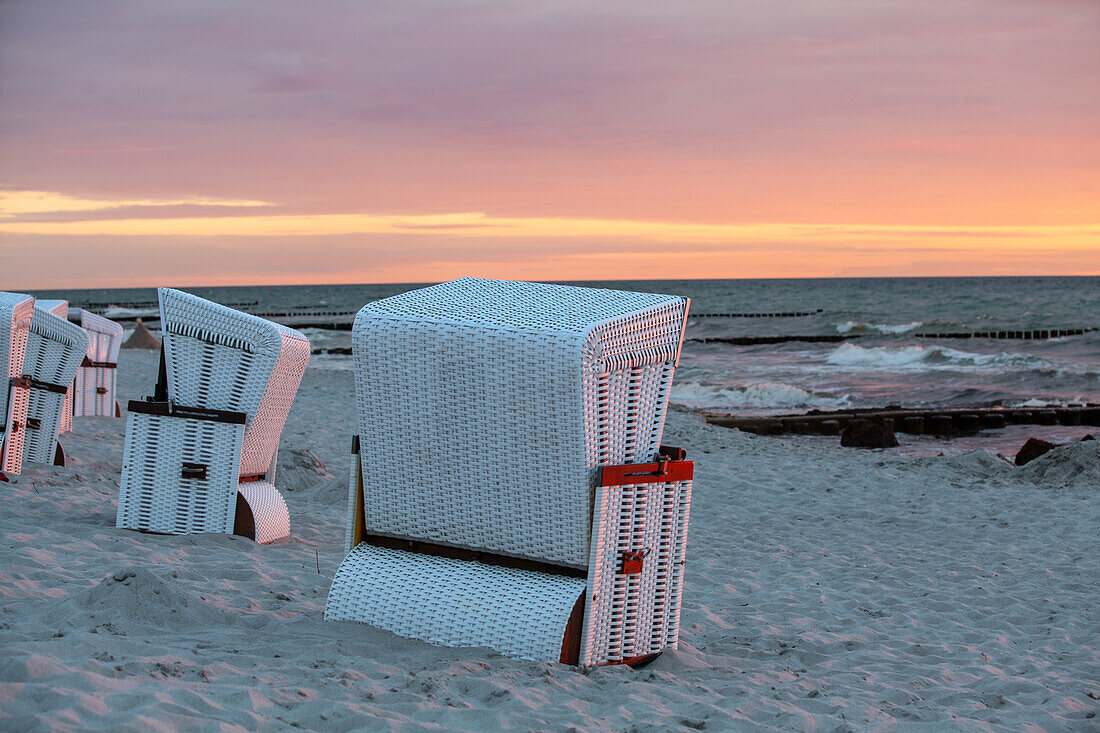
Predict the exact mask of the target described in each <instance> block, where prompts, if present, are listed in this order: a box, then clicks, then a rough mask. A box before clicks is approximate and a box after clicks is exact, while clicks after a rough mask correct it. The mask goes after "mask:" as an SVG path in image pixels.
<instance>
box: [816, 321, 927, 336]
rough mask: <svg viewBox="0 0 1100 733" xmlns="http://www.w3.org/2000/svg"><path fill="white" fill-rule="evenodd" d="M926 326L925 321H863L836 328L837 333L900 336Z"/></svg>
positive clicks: (847, 322) (851, 322)
mask: <svg viewBox="0 0 1100 733" xmlns="http://www.w3.org/2000/svg"><path fill="white" fill-rule="evenodd" d="M923 325H924V321H911V322H910V323H863V322H861V321H845V322H844V323H838V324H836V325H835V326H834V328H835V329H836V332H837V333H842V334H843V333H852V332H853V331H855V332H857V333H870V332H872V331H877V332H878V333H888V334H892V335H900V334H904V333H910V332H912V331H915V330H917V329H918V328H920V327H921V326H923Z"/></svg>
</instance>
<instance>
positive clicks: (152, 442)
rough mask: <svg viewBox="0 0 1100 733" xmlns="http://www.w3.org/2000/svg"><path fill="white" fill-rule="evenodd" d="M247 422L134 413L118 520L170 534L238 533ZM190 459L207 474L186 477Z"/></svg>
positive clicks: (127, 525) (123, 524)
mask: <svg viewBox="0 0 1100 733" xmlns="http://www.w3.org/2000/svg"><path fill="white" fill-rule="evenodd" d="M243 441H244V426H243V425H233V424H229V423H219V422H211V421H209V420H190V419H187V418H181V417H161V416H159V415H145V414H142V413H137V412H131V413H130V414H129V415H128V417H127V421H126V444H125V448H124V450H123V456H122V481H121V483H120V486H119V496H118V515H117V518H116V521H115V524H116V525H117V526H118V527H123V528H125V529H140V530H146V531H149V532H163V533H165V534H195V533H199V532H224V533H226V534H231V533H232V532H233V520H234V517H235V515H236V511H237V479H238V473H237V466H238V456H240V450H241V445H242V443H243ZM184 463H192V464H203V465H205V466H206V478H205V479H198V478H182V477H181V473H180V468H181V466H182V465H183V464H184Z"/></svg>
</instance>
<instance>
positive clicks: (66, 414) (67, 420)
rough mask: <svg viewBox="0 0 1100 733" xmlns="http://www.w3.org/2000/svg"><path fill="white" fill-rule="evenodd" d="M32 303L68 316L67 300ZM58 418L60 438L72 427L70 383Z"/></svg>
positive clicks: (38, 300)
mask: <svg viewBox="0 0 1100 733" xmlns="http://www.w3.org/2000/svg"><path fill="white" fill-rule="evenodd" d="M34 304H35V307H37V308H40V309H42V310H44V311H47V312H49V313H52V314H53V315H55V316H57V317H58V318H68V317H69V301H67V300H57V299H54V298H47V299H43V298H38V299H37V300H35V301H34ZM59 420H60V421H59V422H58V425H57V432H58V436H59V440H60V435H61V434H62V433H68V432H71V431H72V429H73V390H72V386H71V385H70V387H69V389H68V390H66V391H65V401H64V402H63V403H62V407H61V417H60V418H59ZM60 445H61V443H60V442H58V446H60ZM63 453H64V451H62V453H61V454H59V456H61V459H62V460H63V455H62V454H63Z"/></svg>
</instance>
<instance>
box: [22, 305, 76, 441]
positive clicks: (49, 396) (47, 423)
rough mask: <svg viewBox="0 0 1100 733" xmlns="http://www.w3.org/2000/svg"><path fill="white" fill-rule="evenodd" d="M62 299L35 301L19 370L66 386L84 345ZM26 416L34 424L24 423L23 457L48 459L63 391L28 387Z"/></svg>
mask: <svg viewBox="0 0 1100 733" xmlns="http://www.w3.org/2000/svg"><path fill="white" fill-rule="evenodd" d="M67 311H68V304H67V303H65V301H37V302H36V303H35V306H34V315H33V317H32V318H31V326H30V332H29V334H28V336H27V350H26V354H25V356H24V358H23V371H24V372H25V373H26V374H28V375H30V376H31V377H32V378H34V379H35V380H37V381H39V382H43V383H46V384H51V385H60V386H65V387H67V386H69V385H71V384H72V382H73V378H74V377H75V376H76V370H77V369H78V368H79V367H80V362H81V361H82V360H83V359H84V353H85V351H87V348H88V335H87V334H86V333H85V332H84V329H83V328H81V327H80V326H77V325H76V324H75V323H69V322H68V321H67V320H66V319H65V315H64V314H65V313H66V312H67ZM30 392H31V394H30V403H29V404H28V406H27V419H28V421H32V422H33V423H34V424H36V425H37V426H38V427H37V428H31V427H30V426H28V429H27V434H26V436H25V437H24V443H23V459H24V460H27V461H37V462H39V463H52V462H53V459H54V453H55V451H56V449H57V436H58V433H59V431H60V429H61V419H62V415H63V414H64V410H65V392H64V391H61V392H54V391H50V390H45V389H31V391H30Z"/></svg>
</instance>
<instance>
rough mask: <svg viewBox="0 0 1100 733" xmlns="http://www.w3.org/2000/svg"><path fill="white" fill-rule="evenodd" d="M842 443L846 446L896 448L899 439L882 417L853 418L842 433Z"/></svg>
mask: <svg viewBox="0 0 1100 733" xmlns="http://www.w3.org/2000/svg"><path fill="white" fill-rule="evenodd" d="M840 444H841V445H842V446H844V447H846V448H896V447H897V445H898V439H897V436H895V435H894V431H893V430H892V429H890V427H889V426H887V425H886V423H885V421H883V420H882V419H881V418H880V419H877V420H852V421H851V422H849V423H848V425H847V426H845V428H844V432H842V433H841V434H840Z"/></svg>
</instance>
